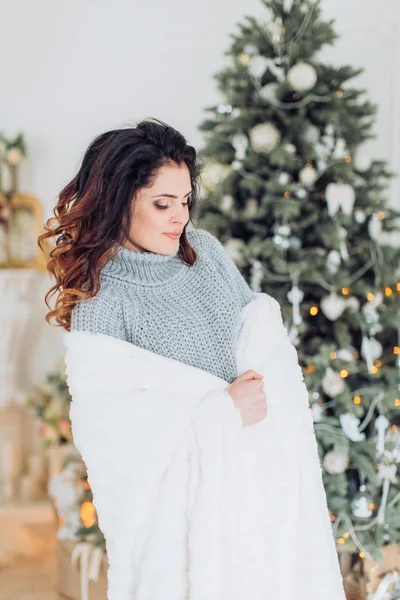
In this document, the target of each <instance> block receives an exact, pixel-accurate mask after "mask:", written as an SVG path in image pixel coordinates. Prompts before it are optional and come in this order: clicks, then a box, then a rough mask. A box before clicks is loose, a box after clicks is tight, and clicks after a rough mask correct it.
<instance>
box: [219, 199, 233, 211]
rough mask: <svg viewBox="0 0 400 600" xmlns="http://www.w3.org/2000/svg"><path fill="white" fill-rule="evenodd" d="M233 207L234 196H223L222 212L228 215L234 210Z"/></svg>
mask: <svg viewBox="0 0 400 600" xmlns="http://www.w3.org/2000/svg"><path fill="white" fill-rule="evenodd" d="M232 206H233V196H231V195H230V194H225V196H222V199H221V210H222V212H224V213H228V212H229V211H230V210H232Z"/></svg>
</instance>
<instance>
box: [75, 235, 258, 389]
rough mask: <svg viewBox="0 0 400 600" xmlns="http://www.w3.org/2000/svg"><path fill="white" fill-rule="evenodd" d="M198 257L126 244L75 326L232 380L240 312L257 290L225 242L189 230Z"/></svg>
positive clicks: (77, 310)
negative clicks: (189, 258)
mask: <svg viewBox="0 0 400 600" xmlns="http://www.w3.org/2000/svg"><path fill="white" fill-rule="evenodd" d="M186 235H187V238H188V240H189V243H190V244H191V246H192V247H193V248H194V249H195V250H196V252H197V260H196V262H195V263H194V264H193V265H191V266H188V265H185V264H184V263H183V262H182V261H181V260H180V258H179V257H178V252H175V253H174V254H167V255H166V254H157V253H153V252H138V251H133V250H128V249H127V248H124V247H120V249H119V250H118V253H117V254H116V256H115V257H114V258H112V259H111V260H109V262H108V263H107V264H106V265H105V266H104V267H103V269H102V270H101V273H100V284H101V285H100V291H99V292H98V293H97V294H96V296H95V297H94V298H90V299H89V300H83V301H81V302H79V303H78V304H76V305H75V307H74V309H73V311H72V323H71V330H84V331H91V332H94V333H103V334H106V335H110V336H114V337H117V338H120V339H122V340H125V341H128V342H131V343H132V344H135V345H137V346H140V347H142V348H145V349H147V350H151V351H153V352H156V353H158V354H162V355H164V356H168V357H170V358H174V359H176V360H179V361H181V362H184V363H186V364H189V365H193V366H195V367H198V368H200V369H203V370H205V371H209V372H210V373H213V374H215V375H217V376H219V377H222V378H224V379H225V380H226V381H229V382H230V383H231V382H232V381H233V380H234V379H235V377H237V376H238V373H237V365H236V358H235V345H236V340H237V335H238V332H239V316H240V311H241V309H242V307H243V306H245V305H246V304H247V303H248V302H250V300H252V299H253V297H254V293H253V292H252V290H251V289H250V287H249V286H248V284H247V283H246V281H245V279H244V278H243V276H242V275H241V273H240V271H239V269H238V268H237V266H236V265H235V263H234V262H233V260H232V259H231V258H230V257H229V255H228V254H227V253H226V251H225V249H224V247H223V246H222V244H221V242H220V241H219V240H218V239H217V238H216V237H215V236H213V235H212V234H211V233H209V232H208V231H206V230H204V229H191V230H188V231H187V233H186Z"/></svg>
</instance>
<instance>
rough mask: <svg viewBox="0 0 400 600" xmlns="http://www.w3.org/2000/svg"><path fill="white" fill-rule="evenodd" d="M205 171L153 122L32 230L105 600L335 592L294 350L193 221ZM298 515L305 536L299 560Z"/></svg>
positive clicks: (100, 141)
mask: <svg viewBox="0 0 400 600" xmlns="http://www.w3.org/2000/svg"><path fill="white" fill-rule="evenodd" d="M199 174H200V173H199V166H198V164H197V162H196V152H195V149H194V148H193V147H192V146H190V145H188V144H187V142H186V140H185V138H184V137H183V136H182V135H181V134H180V133H179V132H178V131H176V130H175V129H173V128H172V127H170V126H168V125H166V124H165V123H162V122H160V121H157V120H155V119H148V120H145V121H143V122H141V123H138V124H137V125H136V127H132V128H127V129H119V130H114V131H109V132H107V133H104V134H102V135H100V136H98V137H97V138H96V139H95V140H94V141H93V142H92V143H91V144H90V146H89V148H88V149H87V151H86V153H85V155H84V158H83V161H82V165H81V167H80V169H79V171H78V173H77V175H76V176H75V177H74V179H73V180H72V181H71V182H70V183H69V184H68V185H67V186H66V187H65V188H64V189H63V190H62V192H61V193H60V197H59V201H58V204H57V206H56V207H55V210H54V213H55V217H54V218H52V219H49V221H48V222H47V224H46V229H47V231H46V233H45V234H44V235H43V236H41V238H40V240H41V241H42V240H43V239H44V238H46V237H55V238H56V245H55V248H54V249H53V250H52V252H51V255H50V259H49V262H48V269H49V271H50V272H51V273H52V274H53V276H54V277H55V284H54V286H53V287H52V288H51V289H50V291H49V292H48V294H47V295H46V302H48V300H49V298H50V296H51V295H53V294H57V301H56V305H55V308H54V309H53V310H50V312H49V313H48V315H47V317H46V318H47V320H48V321H49V322H50V320H51V319H52V318H54V319H55V320H56V322H57V324H58V325H61V326H63V327H64V328H65V329H66V331H67V333H66V335H65V341H66V347H67V352H66V365H67V379H68V384H69V387H70V391H71V394H72V404H71V413H70V414H71V422H72V429H73V434H74V442H75V444H76V446H77V447H78V449H79V451H80V452H81V454H82V457H83V459H84V461H85V463H86V466H87V471H88V478H89V483H90V485H91V488H92V492H93V501H94V504H95V507H96V509H97V514H98V521H99V526H100V527H101V529H102V531H103V533H104V536H105V540H106V547H107V555H108V559H109V565H110V566H109V572H108V597H109V599H110V600H130V599H137V600H145V599H146V600H156V599H157V600H158V599H159V598H163V599H165V600H169V599H171V600H180V599H182V600H183V599H189V600H197V599H201V600H207V599H209V600H222V599H223V600H234V599H236V598H241V599H242V598H248V599H249V600H252V599H254V600H256V599H257V600H258V598H260V599H261V598H266V597H271V598H272V597H273V598H277V600H292V598H294V597H298V598H303V597H304V598H305V597H307V599H308V600H313V599H314V598H317V597H318V598H319V597H320V594H321V592H322V593H323V594H324V595H325V596H326V599H325V600H341V598H343V597H344V596H343V589H342V586H341V578H340V574H339V569H338V562H337V556H336V554H335V548H334V541H333V536H332V530H331V527H330V520H329V515H328V511H327V507H326V498H325V495H324V490H323V487H322V479H321V471H320V466H319V463H318V456H317V449H316V441H315V437H314V433H313V430H312V421H311V417H310V414H309V411H308V410H307V409H308V394H307V390H306V389H305V386H304V382H303V380H302V376H301V370H300V367H299V365H298V362H297V355H296V353H295V350H294V347H293V346H292V345H291V344H290V342H289V341H288V338H287V336H286V331H285V330H284V327H283V324H282V320H281V316H280V311H279V305H278V303H277V302H276V301H275V300H274V299H273V298H271V297H270V296H268V295H267V294H256V293H253V292H252V291H251V289H250V288H249V286H248V285H247V283H246V281H245V280H244V278H243V277H242V275H241V273H240V271H239V270H238V268H237V267H236V265H235V264H234V263H233V261H232V260H231V259H230V258H229V256H228V255H227V253H226V252H225V250H224V248H223V246H222V244H221V243H220V242H219V241H218V240H217V238H215V237H214V236H213V235H211V234H210V233H209V232H207V231H205V230H201V229H196V228H194V227H193V226H192V227H191V228H190V227H189V223H190V222H191V221H192V222H193V215H194V210H195V206H196V201H197V192H198V177H199ZM293 353H294V354H293ZM267 402H268V415H267ZM270 402H271V416H270V415H269V411H270V406H269V404H270ZM289 408H290V411H289ZM303 422H304V426H303V425H302V424H303ZM261 433H263V435H261ZM285 434H286V435H287V434H289V435H292V439H291V440H287V441H286V446H285V444H284V443H283V440H282V436H284V435H285ZM287 444H290V445H292V447H291V448H290V449H289V450H288V448H287ZM279 452H280V454H281V457H280V458H278V459H277V456H278V455H277V454H276V453H279ZM302 457H303V458H302ZM300 461H302V463H303V464H302V465H300ZM307 465H308V467H309V470H307V468H308V467H307ZM282 469H283V470H286V473H285V474H283V473H282ZM287 475H289V479H288V480H287V479H286V477H287ZM301 477H302V479H301ZM299 482H301V483H302V484H307V488H301V487H299ZM269 486H271V488H272V489H274V493H273V494H272V493H271V491H268V487H269ZM310 493H312V497H311V498H310V497H309V494H310ZM287 510H290V511H292V518H288V517H287V514H286V512H285V513H284V512H282V511H287ZM299 511H301V514H299ZM298 519H302V523H303V526H304V524H307V523H308V525H309V526H310V527H312V528H313V530H314V533H311V534H309V540H310V541H309V546H308V550H309V552H307V541H305V540H304V539H303V538H302V539H301V540H300V529H299V527H300V526H299V522H298ZM308 519H309V520H308ZM280 521H281V522H280ZM301 531H303V530H301ZM301 535H302V534H301ZM300 542H301V543H300ZM287 544H289V546H290V551H289V552H288V551H285V550H284V549H285V548H286V546H287ZM279 550H281V551H279ZM297 550H298V551H299V552H301V553H302V554H301V558H300V556H299V555H298V554H297ZM283 552H284V554H283ZM291 552H294V554H293V560H292V562H291V558H290V556H291ZM308 563H310V564H308ZM290 565H292V573H291V574H290V577H288V576H287V573H286V571H287V570H288V569H290V568H291V567H290ZM306 565H308V566H306ZM317 566H318V569H319V575H318V577H316V576H315V572H316V570H317ZM302 578H303V579H302ZM321 582H323V588H321ZM327 586H328V587H327ZM329 587H330V589H329ZM302 590H303V591H304V594H307V596H306V595H304V596H302V595H301V592H302ZM313 590H314V591H313Z"/></svg>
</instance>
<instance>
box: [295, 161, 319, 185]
mask: <svg viewBox="0 0 400 600" xmlns="http://www.w3.org/2000/svg"><path fill="white" fill-rule="evenodd" d="M317 177H318V175H317V171H316V170H315V169H314V167H310V166H307V167H304V168H303V169H302V170H301V171H300V173H299V179H300V181H301V183H302V184H303V185H305V186H306V187H311V186H313V185H314V183H315V182H316V180H317Z"/></svg>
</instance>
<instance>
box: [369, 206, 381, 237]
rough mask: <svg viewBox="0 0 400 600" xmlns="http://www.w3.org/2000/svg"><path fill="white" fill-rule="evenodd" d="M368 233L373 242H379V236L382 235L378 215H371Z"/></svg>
mask: <svg viewBox="0 0 400 600" xmlns="http://www.w3.org/2000/svg"><path fill="white" fill-rule="evenodd" d="M368 232H369V235H370V236H371V238H372V239H373V240H374V241H375V242H378V241H379V237H380V234H381V233H382V220H381V219H380V218H379V215H378V213H374V214H373V215H371V217H370V220H369V222H368Z"/></svg>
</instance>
